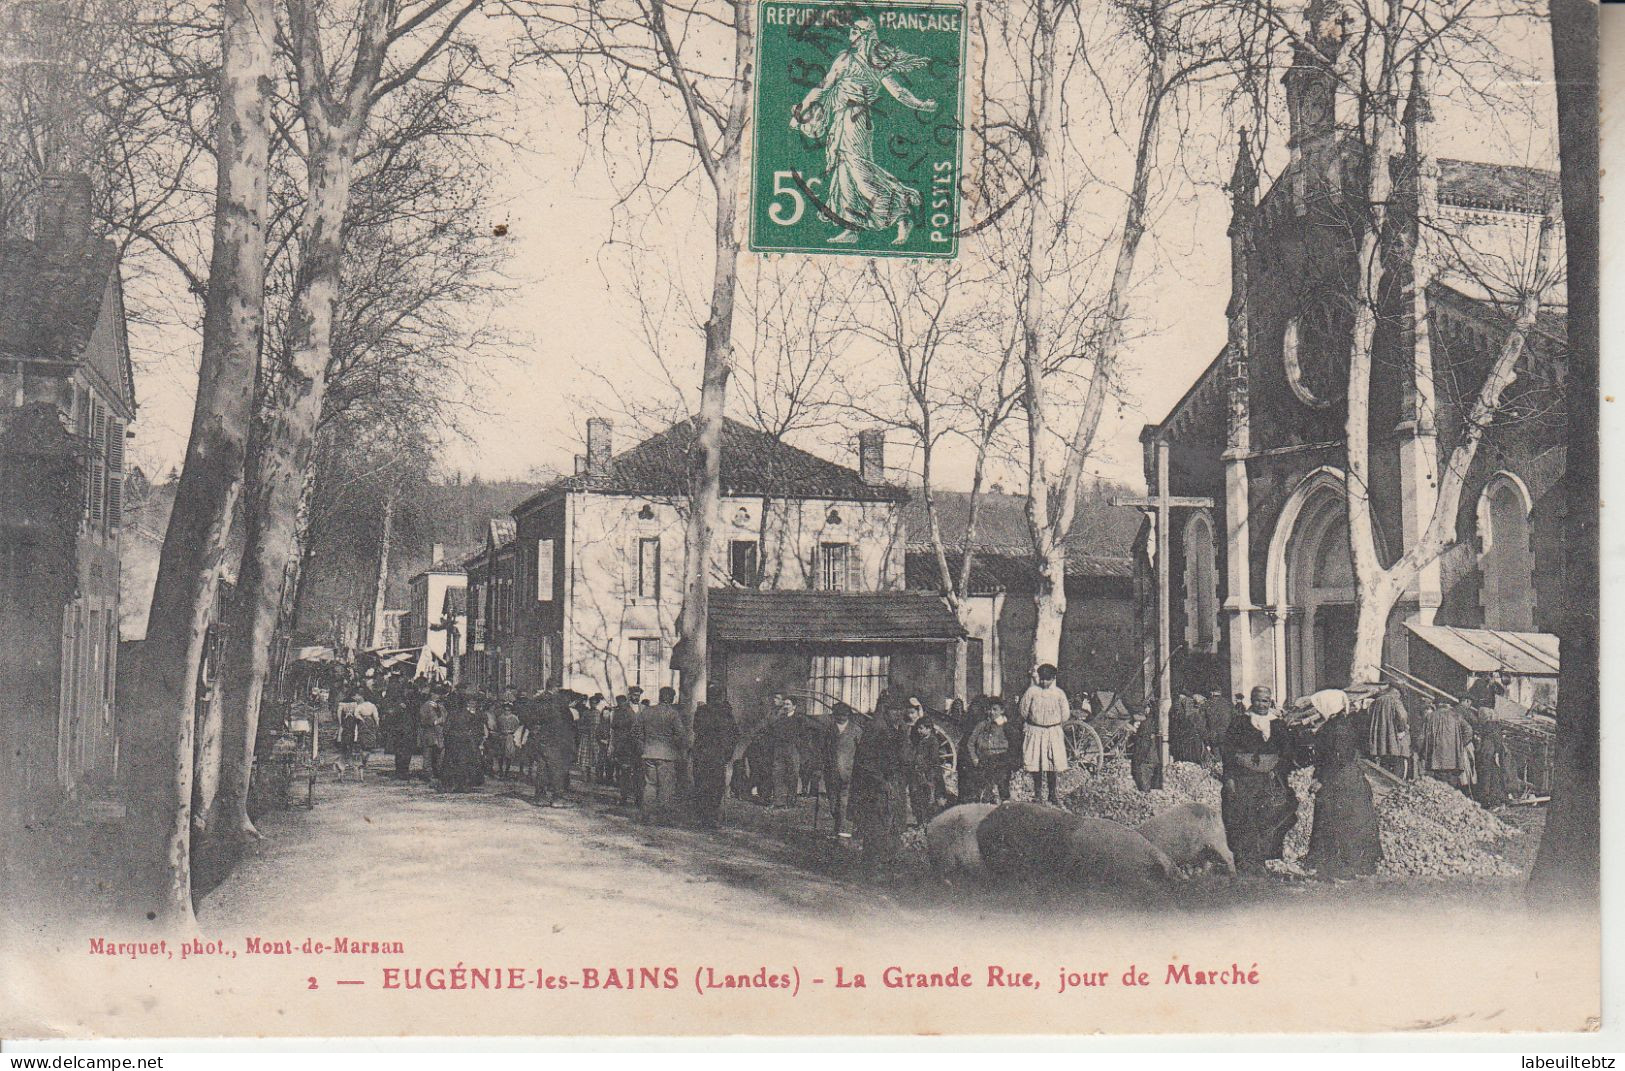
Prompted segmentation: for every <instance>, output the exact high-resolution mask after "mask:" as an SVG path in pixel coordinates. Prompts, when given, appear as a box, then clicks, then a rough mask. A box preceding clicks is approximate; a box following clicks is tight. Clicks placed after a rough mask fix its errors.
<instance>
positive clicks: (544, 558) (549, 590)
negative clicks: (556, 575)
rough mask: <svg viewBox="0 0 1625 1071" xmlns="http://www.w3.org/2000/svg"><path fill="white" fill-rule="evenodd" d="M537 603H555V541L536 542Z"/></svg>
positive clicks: (540, 540)
mask: <svg viewBox="0 0 1625 1071" xmlns="http://www.w3.org/2000/svg"><path fill="white" fill-rule="evenodd" d="M536 601H537V602H552V601H553V541H552V540H551V539H538V540H537V541H536Z"/></svg>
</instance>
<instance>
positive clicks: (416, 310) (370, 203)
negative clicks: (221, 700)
mask: <svg viewBox="0 0 1625 1071" xmlns="http://www.w3.org/2000/svg"><path fill="white" fill-rule="evenodd" d="M478 2H479V0H462V2H461V3H453V2H452V0H424V2H423V3H422V4H420V5H417V6H416V7H411V8H397V7H395V6H394V5H390V4H385V3H367V4H364V5H363V6H362V7H361V8H360V9H359V10H358V11H356V12H355V13H354V22H353V23H341V24H340V27H339V29H337V30H335V29H333V28H331V27H325V26H323V25H321V24H320V21H319V19H318V15H317V13H316V12H315V10H314V9H313V8H311V7H309V6H307V5H306V4H304V3H303V2H301V0H290V2H289V4H288V9H287V10H288V27H287V38H288V41H289V51H290V52H291V58H292V62H293V65H294V68H295V72H296V74H295V81H296V82H297V85H298V100H299V121H300V124H301V126H302V130H303V134H304V137H303V143H302V146H301V149H302V155H303V157H304V165H305V175H304V183H305V184H304V188H303V190H302V194H303V201H302V206H301V212H300V223H299V229H298V232H297V233H298V246H297V267H296V269H295V270H294V285H293V290H292V296H291V299H290V304H289V307H288V314H287V319H286V321H285V323H284V324H283V325H282V331H281V332H280V338H279V340H278V341H279V344H280V345H279V348H278V350H276V351H274V352H273V354H272V358H273V359H272V360H271V362H270V364H269V366H268V368H267V375H266V390H265V395H264V397H263V399H262V407H263V413H264V417H263V419H262V420H261V421H260V422H259V424H258V426H257V432H258V433H257V435H256V437H255V441H254V444H253V446H254V448H253V450H252V452H251V455H250V465H249V476H250V479H249V480H248V487H249V494H248V496H247V498H246V500H245V510H244V518H245V524H244V528H245V535H246V548H245V551H244V558H243V565H242V568H241V570H240V572H239V576H238V585H237V593H236V598H235V600H234V604H233V621H232V626H231V629H230V631H231V634H232V635H233V636H234V637H235V641H234V652H233V657H232V658H231V659H230V660H229V664H230V669H229V671H228V689H227V695H228V709H227V711H226V715H227V716H226V736H227V747H226V755H227V757H226V759H225V760H224V780H225V792H224V799H223V803H224V804H225V808H226V809H225V813H224V818H223V820H222V823H223V824H217V828H216V830H215V832H218V833H219V834H221V835H223V836H226V837H252V836H254V835H256V834H255V831H254V827H253V824H252V822H250V820H249V817H248V811H247V799H248V774H249V771H250V770H251V769H252V764H253V749H254V739H255V734H256V728H257V725H258V721H259V711H260V705H261V702H262V698H263V694H264V688H265V684H266V680H267V678H268V676H269V673H270V668H271V667H270V651H271V646H272V644H271V641H272V638H273V636H274V633H275V630H276V627H277V623H278V620H279V618H280V617H281V608H282V606H283V603H284V593H285V590H286V589H287V587H288V586H289V567H290V565H296V564H297V562H298V561H299V560H300V550H301V547H302V545H303V544H304V542H305V539H306V536H307V535H308V533H307V532H305V531H303V530H302V526H301V523H300V518H301V516H302V515H305V516H308V510H302V509H301V505H300V504H301V501H302V500H305V499H308V496H309V488H310V487H311V486H312V484H313V481H314V479H315V475H316V473H315V467H314V462H315V458H316V445H317V438H318V435H319V433H320V429H321V424H322V420H323V417H324V414H325V413H329V412H330V410H331V409H333V408H334V407H333V406H330V405H329V397H328V390H329V386H330V384H334V383H339V382H345V381H346V380H348V385H349V387H350V399H349V400H351V401H354V400H355V399H356V397H357V395H359V394H361V393H362V392H366V394H367V396H368V402H369V404H371V405H374V406H378V407H382V405H383V404H384V403H385V401H386V399H388V398H389V397H391V394H390V392H389V389H388V388H387V387H386V386H385V384H384V377H385V375H386V373H387V375H388V378H389V379H390V380H391V381H392V382H394V383H396V384H400V383H401V382H402V381H403V380H405V381H406V382H407V383H408V386H407V387H406V389H405V390H404V391H401V390H399V389H397V390H396V391H395V394H394V396H395V397H399V396H400V395H401V394H403V393H405V394H411V393H414V391H415V389H414V388H413V387H412V386H410V380H409V377H410V376H411V375H412V372H413V369H414V366H417V367H421V364H422V362H420V361H414V360H412V359H410V354H411V352H412V351H411V348H410V347H411V341H412V340H411V338H410V336H409V334H408V333H409V332H410V331H411V330H412V329H413V328H421V327H422V326H423V325H425V324H427V323H429V322H430V316H429V313H428V308H429V307H430V306H432V304H433V303H434V302H435V301H444V300H445V299H446V297H447V296H448V294H450V295H459V296H467V295H468V293H469V292H470V290H472V289H473V287H472V286H471V285H468V284H466V283H464V280H466V279H467V278H469V276H468V274H465V273H478V272H479V271H480V270H481V269H482V267H485V268H488V267H489V265H488V264H482V263H481V253H480V251H479V249H478V247H477V246H476V247H474V248H469V247H468V243H467V242H466V240H465V241H464V242H462V243H461V244H458V243H452V244H448V243H447V242H446V241H444V236H445V234H446V233H447V232H448V231H450V232H452V233H454V234H458V235H460V236H462V237H463V238H464V239H466V237H467V232H466V230H463V231H459V230H458V228H459V227H461V226H462V224H461V222H460V221H459V220H458V219H456V218H452V219H451V220H449V221H445V217H446V216H447V215H452V216H454V217H455V215H457V213H442V214H440V216H439V218H440V219H441V220H443V221H444V222H441V223H439V224H438V225H437V226H436V227H433V228H431V229H430V230H429V232H428V233H427V234H425V233H422V232H421V231H410V230H409V232H408V233H405V234H399V235H395V236H393V237H392V236H391V235H390V234H389V224H390V223H391V222H393V221H396V220H401V219H406V220H416V219H422V218H431V219H433V218H436V213H435V211H434V204H435V201H436V199H437V198H442V199H443V198H444V195H443V194H441V193H440V192H439V191H438V189H437V187H436V185H435V182H436V180H438V179H440V178H443V177H444V176H442V175H440V174H439V173H438V172H437V171H436V169H435V168H433V167H432V166H428V165H427V164H426V163H425V161H424V159H423V158H424V157H427V156H432V155H434V154H435V153H437V152H447V151H452V150H453V148H454V145H455V142H456V140H457V138H458V135H456V134H455V133H453V132H452V131H450V130H448V129H447V124H448V123H449V122H451V121H453V120H456V119H461V120H462V121H464V122H467V121H468V120H469V117H468V116H467V115H466V114H465V113H464V112H462V110H461V109H459V108H457V107H455V103H456V102H457V101H458V100H459V99H460V98H461V96H463V95H465V94H470V93H472V92H474V90H473V88H472V87H473V85H474V83H475V82H476V80H477V79H478V78H479V77H480V76H481V75H480V72H481V71H482V70H483V61H482V59H481V57H480V55H479V53H478V51H477V50H474V49H473V48H472V46H469V45H466V44H465V43H464V42H462V41H461V40H460V39H459V38H458V36H457V31H458V28H459V26H461V25H462V23H463V21H464V20H465V19H466V18H467V16H468V15H470V14H471V13H472V12H473V11H474V10H475V9H476V8H477V7H478ZM333 36H336V37H337V38H338V39H339V40H343V41H349V42H351V47H350V52H349V55H348V56H347V57H346V58H347V66H348V70H346V71H342V72H341V71H339V70H336V69H334V68H333V67H331V66H330V63H329V59H328V57H327V53H326V51H325V49H324V37H333ZM420 77H422V78H423V79H424V82H425V86H426V88H423V89H421V91H419V87H417V86H416V85H415V84H414V80H416V79H418V78H420ZM397 92H399V93H400V97H399V98H397V99H394V100H391V101H390V106H389V110H387V111H385V110H381V108H380V106H381V105H382V104H383V103H384V102H385V101H386V100H390V98H391V95H392V94H396V93H397ZM375 119H381V120H382V124H381V125H382V127H383V129H382V130H375V129H373V127H372V125H371V124H372V123H373V122H374V120H375ZM369 134H371V135H372V136H373V143H369V141H368V136H369ZM369 165H370V166H371V167H372V168H374V170H372V171H371V172H370V173H364V175H363V178H364V179H366V180H368V181H365V182H364V183H363V184H362V185H361V187H360V192H361V193H362V195H363V196H362V197H361V198H360V199H359V200H357V199H355V198H354V196H353V195H354V193H355V190H354V189H353V187H354V186H355V182H354V176H355V172H356V169H357V167H358V166H360V167H363V168H366V167H368V166H369ZM453 206H454V207H456V208H464V207H466V206H463V205H460V204H455V203H454V205H453ZM358 237H359V238H360V239H361V243H360V244H361V247H362V248H361V250H360V251H359V252H360V255H356V252H357V251H353V250H349V248H348V247H349V243H350V241H351V240H352V239H355V238H358ZM347 251H348V252H349V255H348V256H347ZM436 257H439V258H440V259H439V260H438V261H437V260H436V259H435V258H436ZM380 273H387V274H380ZM414 284H416V285H414ZM346 330H348V331H349V332H350V334H348V335H346V333H345V332H346ZM403 336H404V337H403ZM433 352H434V353H435V355H436V356H437V357H441V358H443V357H444V356H445V351H444V350H443V349H442V350H436V351H433ZM403 358H407V359H403ZM420 386H421V385H420ZM345 400H346V399H345V397H344V396H343V394H341V395H340V397H339V398H337V399H336V401H337V402H338V403H339V405H342V404H343V403H344V402H345Z"/></svg>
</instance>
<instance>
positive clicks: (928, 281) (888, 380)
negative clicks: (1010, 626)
mask: <svg viewBox="0 0 1625 1071" xmlns="http://www.w3.org/2000/svg"><path fill="white" fill-rule="evenodd" d="M866 275H867V280H868V283H869V290H870V292H871V293H872V294H873V295H874V297H873V298H872V299H870V300H868V301H866V302H863V303H861V304H859V305H858V306H856V307H855V308H854V309H853V311H852V312H851V314H850V315H851V321H850V324H849V326H848V331H849V333H850V334H851V335H853V336H855V337H856V338H857V339H860V340H863V341H866V342H867V343H869V344H870V346H871V347H873V348H874V349H876V350H878V351H879V354H880V355H883V357H884V360H881V361H875V362H869V361H863V360H861V359H860V360H856V361H853V362H850V363H851V364H852V365H853V367H850V368H848V369H847V370H846V371H847V375H848V376H849V377H851V379H850V382H851V385H852V389H850V391H849V394H850V397H849V398H848V400H847V402H846V405H847V406H848V407H849V408H850V409H852V410H853V411H854V412H856V413H859V414H861V415H862V417H863V418H864V420H865V421H866V422H868V423H870V424H879V425H881V426H883V427H888V428H891V429H894V430H897V431H900V432H903V433H904V434H906V435H907V437H908V440H909V443H910V445H911V446H912V448H913V450H914V453H915V457H916V459H917V462H918V466H919V476H920V495H921V499H922V501H923V502H924V505H925V513H926V524H927V536H928V538H929V540H930V543H931V548H932V555H933V558H934V560H935V564H936V570H937V581H938V590H939V591H940V592H941V594H942V596H943V598H944V599H945V600H946V601H947V603H948V606H949V608H950V609H952V610H953V612H954V615H955V616H956V617H957V618H959V620H960V623H961V624H962V625H967V626H968V625H969V623H970V622H969V620H968V617H969V612H970V603H969V596H970V593H971V575H972V570H973V568H974V563H975V559H976V547H977V542H976V539H977V522H978V520H979V516H980V507H981V503H982V497H981V496H982V490H983V487H984V485H985V484H986V482H987V471H988V463H989V460H990V457H991V455H992V452H993V449H994V446H995V444H996V443H997V442H998V441H999V439H1000V436H1001V434H1002V433H1003V432H1005V431H1006V430H1007V427H1008V425H1009V422H1010V419H1011V417H1012V416H1013V415H1014V413H1015V411H1016V408H1017V406H1018V405H1019V404H1020V401H1021V398H1022V378H1021V363H1020V359H1019V357H1018V352H1019V351H1018V342H1019V336H1018V335H1017V333H1016V332H1015V330H1014V328H1013V327H1012V325H1011V324H1010V321H1009V320H1008V319H1007V318H1006V317H1005V316H1003V315H1002V309H1001V308H999V307H998V303H997V300H996V298H995V299H994V300H989V299H988V291H987V290H986V289H984V288H985V287H986V285H987V283H988V280H987V279H985V278H982V277H980V276H979V275H978V274H977V273H976V272H974V271H973V270H972V269H971V268H969V267H966V266H965V265H964V264H963V263H953V264H948V265H923V264H913V263H907V262H885V263H882V262H878V261H873V260H872V261H869V262H868V264H867V266H866ZM994 293H995V294H996V290H995V291H994ZM865 356H867V354H865ZM869 364H873V365H876V366H878V367H880V368H883V369H884V370H885V374H884V375H882V376H879V377H873V376H863V375H862V374H861V372H860V369H861V368H862V367H863V366H864V365H869ZM946 444H956V445H961V446H968V447H969V448H970V450H971V456H972V461H971V481H970V489H969V493H968V502H967V509H966V520H965V528H964V530H963V531H961V532H955V533H953V534H952V535H951V536H950V535H946V534H945V533H944V531H943V525H942V517H941V512H940V510H939V509H938V498H937V491H938V490H939V485H938V481H937V472H936V469H937V459H938V456H939V450H940V449H941V448H942V447H944V445H946ZM968 661H969V643H968V641H966V640H963V639H962V640H961V641H960V642H959V644H958V645H957V647H956V649H955V657H954V694H955V695H956V696H958V697H960V698H965V697H966V695H967V694H968V687H967V681H966V673H967V664H968Z"/></svg>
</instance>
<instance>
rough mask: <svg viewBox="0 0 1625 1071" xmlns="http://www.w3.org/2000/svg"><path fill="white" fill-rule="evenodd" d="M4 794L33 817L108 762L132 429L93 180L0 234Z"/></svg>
mask: <svg viewBox="0 0 1625 1071" xmlns="http://www.w3.org/2000/svg"><path fill="white" fill-rule="evenodd" d="M0 399H3V401H0V488H3V489H0V629H3V632H4V635H5V637H6V642H5V643H4V644H0V681H4V682H5V686H4V688H0V739H3V740H5V741H6V742H7V747H6V748H5V749H4V758H3V759H0V786H3V787H0V792H3V793H4V794H5V796H6V808H7V810H8V812H9V813H28V812H31V811H34V810H37V809H38V808H39V807H40V806H41V805H44V804H47V803H48V802H49V801H51V800H52V799H54V798H60V797H61V796H63V795H66V794H68V793H71V792H72V791H73V790H74V789H75V788H76V787H77V786H79V785H80V783H81V782H82V781H83V780H84V779H85V778H86V777H87V775H90V774H92V773H94V774H96V775H97V776H98V777H99V778H100V779H102V780H103V781H104V782H105V781H106V780H110V779H111V778H112V776H113V774H114V772H115V766H116V762H117V756H118V747H117V739H118V736H117V728H116V719H115V711H114V694H115V691H114V684H115V680H116V675H117V672H118V665H117V661H118V638H119V576H120V557H121V536H122V528H123V517H124V505H123V490H124V441H125V436H126V434H127V432H126V429H127V428H128V426H129V424H130V423H131V421H133V420H134V419H135V408H136V406H135V383H134V375H133V372H132V368H131V364H130V351H129V344H128V340H127V338H126V334H125V318H124V304H123V292H122V287H121V282H120V278H119V255H118V248H117V247H116V246H115V245H114V244H113V243H112V242H110V241H106V240H104V239H102V238H100V237H98V236H97V235H95V234H94V233H93V231H92V214H91V190H90V182H89V180H88V179H87V178H85V177H84V176H83V175H61V174H55V175H47V176H46V177H45V178H44V180H43V184H42V189H41V192H40V195H39V212H38V218H37V221H36V225H35V228H34V234H33V236H32V237H28V238H24V237H19V236H15V235H4V236H0Z"/></svg>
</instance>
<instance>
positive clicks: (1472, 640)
mask: <svg viewBox="0 0 1625 1071" xmlns="http://www.w3.org/2000/svg"><path fill="white" fill-rule="evenodd" d="M1405 627H1406V628H1408V629H1410V630H1411V634H1412V635H1414V636H1415V637H1416V638H1417V639H1419V640H1421V641H1422V642H1424V643H1426V644H1427V645H1428V646H1430V647H1432V648H1434V649H1435V650H1437V651H1439V653H1441V654H1443V655H1444V656H1445V657H1446V658H1448V659H1450V661H1452V662H1454V663H1456V665H1458V666H1461V667H1462V668H1463V669H1465V670H1467V671H1468V672H1470V673H1489V672H1492V671H1494V670H1504V671H1505V672H1507V673H1511V674H1513V675H1515V676H1520V677H1553V676H1556V675H1557V667H1558V657H1557V637H1556V636H1553V635H1550V634H1548V633H1545V632H1505V631H1502V630H1500V629H1487V628H1457V627H1455V626H1454V625H1419V624H1416V623H1414V622H1407V623H1406V625H1405Z"/></svg>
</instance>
